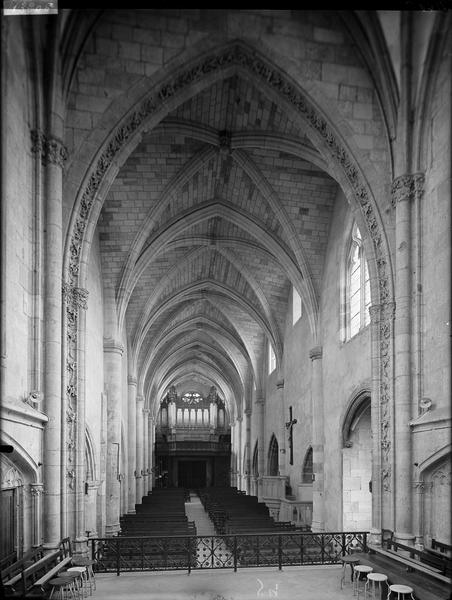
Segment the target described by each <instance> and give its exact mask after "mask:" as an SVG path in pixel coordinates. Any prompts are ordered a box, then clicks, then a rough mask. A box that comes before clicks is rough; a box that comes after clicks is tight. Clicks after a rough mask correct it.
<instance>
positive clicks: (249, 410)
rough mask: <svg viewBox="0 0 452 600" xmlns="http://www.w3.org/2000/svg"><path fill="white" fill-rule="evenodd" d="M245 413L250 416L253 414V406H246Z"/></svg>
mask: <svg viewBox="0 0 452 600" xmlns="http://www.w3.org/2000/svg"><path fill="white" fill-rule="evenodd" d="M243 414H244V415H245V416H247V417H250V416H251V415H252V414H253V411H252V410H251V408H245V410H244V411H243Z"/></svg>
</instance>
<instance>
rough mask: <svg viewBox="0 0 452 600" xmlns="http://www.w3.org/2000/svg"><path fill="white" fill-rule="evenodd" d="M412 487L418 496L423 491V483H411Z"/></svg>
mask: <svg viewBox="0 0 452 600" xmlns="http://www.w3.org/2000/svg"><path fill="white" fill-rule="evenodd" d="M412 486H413V490H414V491H415V492H416V493H418V494H423V493H424V491H425V482H424V481H413V482H412Z"/></svg>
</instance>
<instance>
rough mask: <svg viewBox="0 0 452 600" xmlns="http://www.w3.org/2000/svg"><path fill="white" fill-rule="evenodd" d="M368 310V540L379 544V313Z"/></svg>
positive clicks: (378, 306) (379, 308)
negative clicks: (369, 518)
mask: <svg viewBox="0 0 452 600" xmlns="http://www.w3.org/2000/svg"><path fill="white" fill-rule="evenodd" d="M369 312H370V323H371V325H370V340H371V341H370V344H371V370H372V391H371V429H372V527H371V531H370V535H371V537H370V540H369V541H370V542H371V543H372V544H376V545H378V546H380V545H381V528H382V521H381V518H382V501H381V495H382V488H381V436H380V424H381V414H380V313H381V307H380V305H379V304H374V305H373V306H371V307H370V309H369Z"/></svg>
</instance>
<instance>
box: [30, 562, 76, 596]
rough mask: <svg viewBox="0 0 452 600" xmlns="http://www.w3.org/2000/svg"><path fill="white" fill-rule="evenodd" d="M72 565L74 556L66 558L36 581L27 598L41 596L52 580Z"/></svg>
mask: <svg viewBox="0 0 452 600" xmlns="http://www.w3.org/2000/svg"><path fill="white" fill-rule="evenodd" d="M71 564H72V556H66V557H65V558H63V559H62V560H61V561H60V562H59V563H58V564H56V565H55V566H54V567H52V568H51V569H49V570H48V571H46V573H45V574H44V575H43V576H42V577H40V578H39V579H38V580H37V581H35V582H34V583H33V585H32V587H31V589H30V590H29V592H28V594H27V596H30V597H31V596H41V595H42V594H45V593H46V591H47V584H48V583H49V581H50V580H51V579H53V578H54V577H56V576H57V575H58V573H59V572H60V571H65V570H66V569H67V568H69V567H70V565H71Z"/></svg>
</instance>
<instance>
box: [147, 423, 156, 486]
mask: <svg viewBox="0 0 452 600" xmlns="http://www.w3.org/2000/svg"><path fill="white" fill-rule="evenodd" d="M146 425H147V428H148V466H149V475H148V492H152V487H153V472H154V471H153V469H154V431H153V429H154V428H153V418H152V417H151V411H149V413H148V419H147V423H146Z"/></svg>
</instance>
